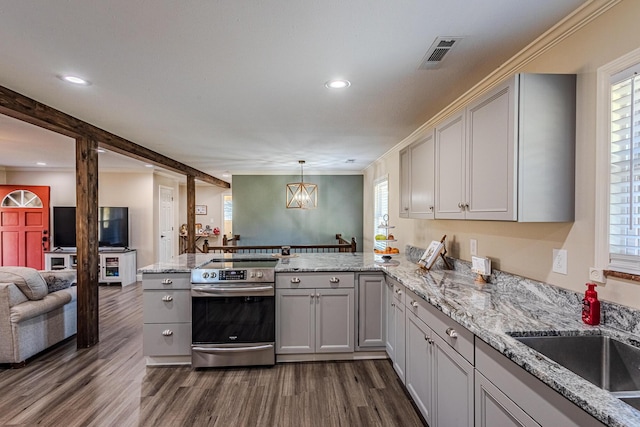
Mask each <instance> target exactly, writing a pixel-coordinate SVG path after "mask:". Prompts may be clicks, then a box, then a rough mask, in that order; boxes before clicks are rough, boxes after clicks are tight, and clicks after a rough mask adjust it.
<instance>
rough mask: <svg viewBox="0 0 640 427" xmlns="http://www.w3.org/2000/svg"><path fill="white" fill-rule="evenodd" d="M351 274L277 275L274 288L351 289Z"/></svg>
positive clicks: (352, 275) (352, 285)
mask: <svg viewBox="0 0 640 427" xmlns="http://www.w3.org/2000/svg"><path fill="white" fill-rule="evenodd" d="M354 282H355V278H354V274H353V273H345V272H340V273H278V274H276V288H281V289H314V288H332V289H337V288H353V287H354Z"/></svg>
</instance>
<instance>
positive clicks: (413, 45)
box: [0, 0, 585, 177]
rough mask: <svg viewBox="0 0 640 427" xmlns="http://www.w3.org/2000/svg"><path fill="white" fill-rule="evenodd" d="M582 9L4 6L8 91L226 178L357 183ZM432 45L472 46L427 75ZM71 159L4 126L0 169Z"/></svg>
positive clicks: (3, 65) (223, 0) (495, 5)
mask: <svg viewBox="0 0 640 427" xmlns="http://www.w3.org/2000/svg"><path fill="white" fill-rule="evenodd" d="M584 2H585V0H485V1H470V0H447V1H442V0H349V1H344V0H342V1H338V0H325V1H317V0H296V1H291V0H246V1H241V0H209V1H194V0H183V1H172V0H138V1H131V0H48V1H41V0H3V1H2V2H0V40H1V42H0V58H2V59H1V61H0V85H1V86H5V87H7V88H9V89H12V90H15V91H17V92H19V93H22V94H24V95H26V96H28V97H31V98H33V99H36V100H38V101H40V102H43V103H45V104H48V105H50V106H52V107H54V108H57V109H59V110H61V111H63V112H65V113H68V114H70V115H72V116H75V117H77V118H80V119H82V120H84V121H87V122H89V123H91V124H93V125H96V126H98V127H101V128H103V129H105V130H107V131H109V132H111V133H114V134H117V135H119V136H121V137H124V138H126V139H129V140H131V141H133V142H135V143H137V144H140V145H142V146H145V147H147V148H149V149H151V150H154V151H157V152H159V153H161V154H164V155H166V156H169V157H171V158H174V159H176V160H178V161H180V162H182V163H185V164H187V165H189V166H192V167H194V168H196V169H199V170H201V171H204V172H207V173H210V174H212V175H215V176H218V177H221V174H222V173H223V172H224V171H230V172H231V173H273V172H285V173H297V172H298V170H299V167H298V163H297V161H298V159H305V160H306V161H307V164H306V165H305V173H344V172H360V171H362V169H364V168H365V167H366V166H368V165H369V164H371V162H373V161H374V160H375V159H377V158H378V157H379V156H381V155H382V154H383V153H385V152H386V151H388V150H389V149H390V148H392V147H393V146H394V145H396V144H397V143H398V142H400V141H401V140H402V139H403V138H405V137H406V136H408V135H409V134H410V133H411V132H412V131H414V130H415V129H416V128H418V127H419V126H420V125H421V124H423V123H424V122H425V121H427V120H428V119H429V118H430V117H432V116H433V115H434V114H436V113H437V112H438V111H440V110H441V109H442V108H443V107H445V106H446V105H447V104H449V103H450V102H451V101H453V100H455V99H456V98H457V97H458V96H460V95H461V94H462V93H464V92H465V91H466V90H467V89H469V88H470V87H471V86H473V85H474V84H475V83H477V82H478V81H480V80H481V78H482V77H484V76H486V75H487V74H489V73H490V72H491V71H493V70H494V69H496V68H497V67H498V66H499V65H500V64H502V63H503V62H504V61H506V60H507V59H508V58H509V57H511V56H512V55H514V54H515V53H517V52H518V51H519V50H521V49H522V48H523V47H525V46H526V45H527V44H528V43H530V42H531V41H532V40H534V39H535V38H536V37H537V36H539V35H540V34H542V33H543V32H544V31H546V30H547V29H549V28H550V27H551V26H553V25H554V24H555V23H556V22H558V21H559V20H561V19H562V18H563V17H564V16H566V15H567V14H569V13H570V12H571V11H573V10H574V9H576V8H577V7H579V6H580V5H581V4H583V3H584ZM438 36H462V37H464V39H463V40H462V42H461V43H460V44H459V46H458V47H457V48H456V49H455V50H453V51H452V52H451V53H450V54H449V55H448V56H447V57H446V58H445V60H444V61H443V63H442V64H441V66H440V68H438V69H436V70H429V71H425V70H418V66H419V65H420V63H421V62H422V60H423V58H424V55H425V53H426V51H427V49H428V48H429V46H430V45H431V44H432V43H433V41H434V40H435V39H436V37H438ZM63 74H75V75H79V76H81V77H84V78H86V79H88V80H90V81H91V82H92V85H90V86H88V87H79V86H72V85H70V84H68V83H64V82H62V81H61V80H60V79H59V78H57V76H59V75H63ZM336 77H341V78H346V79H349V80H350V81H351V83H352V86H351V87H350V88H348V89H345V90H330V89H327V88H325V87H324V83H325V82H326V81H327V80H329V79H332V78H336ZM51 146H55V147H56V148H55V150H51V149H50V148H49V147H51ZM73 149H74V144H73V140H71V139H69V138H65V137H61V136H59V135H55V134H52V133H50V132H44V131H42V130H39V129H36V128H34V127H32V126H30V125H25V124H23V123H21V122H18V121H16V120H13V119H8V118H6V117H0V150H1V155H0V167H2V166H6V167H33V165H34V164H35V162H37V161H45V162H47V163H48V165H47V167H49V166H51V167H60V168H64V167H68V168H71V167H73V165H74V155H73ZM45 153H46V159H44V160H43V156H44V155H45ZM107 154H108V156H101V157H100V166H101V167H121V168H122V167H138V168H139V167H141V166H140V163H139V162H136V161H129V162H128V163H126V162H125V163H124V164H123V163H119V161H122V158H121V157H119V156H115V155H112V154H111V153H107ZM109 156H113V157H111V158H108V157H109ZM347 159H355V162H354V163H347V162H346V161H347ZM123 165H124V166H123Z"/></svg>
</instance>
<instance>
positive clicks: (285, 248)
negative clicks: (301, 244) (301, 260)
mask: <svg viewBox="0 0 640 427" xmlns="http://www.w3.org/2000/svg"><path fill="white" fill-rule="evenodd" d="M280 254H281V255H282V256H289V255H291V246H283V247H281V248H280Z"/></svg>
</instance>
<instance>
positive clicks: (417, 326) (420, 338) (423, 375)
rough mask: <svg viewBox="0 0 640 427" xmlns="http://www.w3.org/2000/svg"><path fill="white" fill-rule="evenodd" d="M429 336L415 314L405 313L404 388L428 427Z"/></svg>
mask: <svg viewBox="0 0 640 427" xmlns="http://www.w3.org/2000/svg"><path fill="white" fill-rule="evenodd" d="M431 334H432V331H431V328H429V327H428V326H427V325H425V324H424V322H423V321H421V320H420V319H418V317H417V316H416V315H415V314H413V313H411V312H410V311H408V312H407V317H406V345H407V354H406V372H405V386H406V387H407V390H408V391H409V394H410V395H411V397H412V398H413V401H414V402H415V404H416V406H417V407H418V409H419V410H420V412H421V413H422V416H423V417H424V419H425V421H426V422H427V424H429V425H432V422H433V421H432V412H433V410H432V409H433V404H432V403H433V393H432V389H433V345H432V343H433V339H432V338H431Z"/></svg>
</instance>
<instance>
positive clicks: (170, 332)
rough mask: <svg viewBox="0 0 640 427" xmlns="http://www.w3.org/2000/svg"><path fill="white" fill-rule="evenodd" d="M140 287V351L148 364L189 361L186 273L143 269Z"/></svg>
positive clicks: (188, 290) (189, 302)
mask: <svg viewBox="0 0 640 427" xmlns="http://www.w3.org/2000/svg"><path fill="white" fill-rule="evenodd" d="M142 289H143V294H142V306H143V307H142V317H143V323H144V324H143V354H144V355H145V356H147V357H148V358H147V364H163V363H164V362H166V363H189V362H190V357H191V283H190V275H189V273H145V274H143V276H142Z"/></svg>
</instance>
